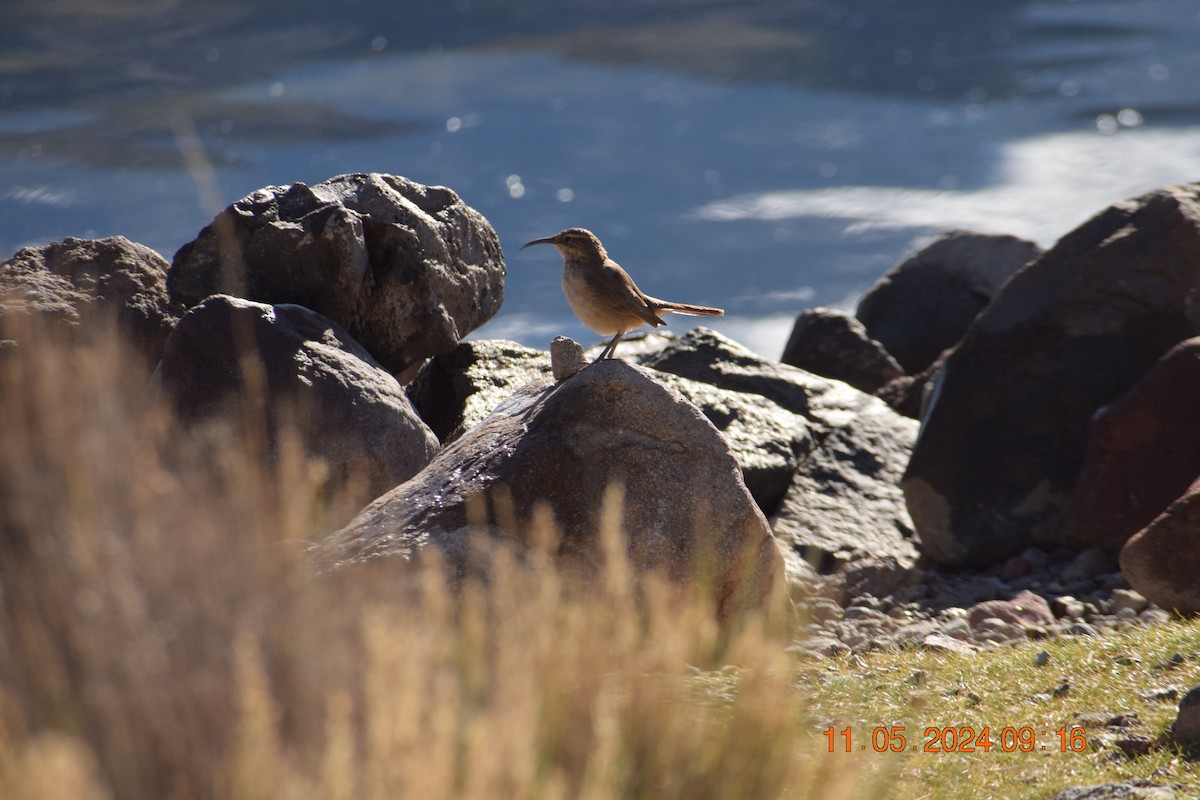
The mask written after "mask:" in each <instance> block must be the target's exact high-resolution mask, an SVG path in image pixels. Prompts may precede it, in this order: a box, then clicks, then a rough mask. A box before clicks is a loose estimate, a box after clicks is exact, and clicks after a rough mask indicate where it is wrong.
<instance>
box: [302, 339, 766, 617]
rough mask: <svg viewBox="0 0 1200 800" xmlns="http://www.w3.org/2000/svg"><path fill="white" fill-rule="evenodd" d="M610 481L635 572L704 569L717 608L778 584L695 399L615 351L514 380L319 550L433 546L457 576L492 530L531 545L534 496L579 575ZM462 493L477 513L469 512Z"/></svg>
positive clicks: (759, 529) (396, 557)
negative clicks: (425, 463)
mask: <svg viewBox="0 0 1200 800" xmlns="http://www.w3.org/2000/svg"><path fill="white" fill-rule="evenodd" d="M613 484H617V485H623V486H624V504H623V516H622V521H623V529H624V531H625V534H626V536H627V537H628V553H629V556H630V559H631V563H632V564H633V566H634V567H635V568H636V569H637V570H638V571H645V572H648V571H660V572H663V573H665V574H666V575H667V576H669V577H670V578H672V579H674V580H677V581H686V580H690V579H691V578H692V577H693V576H694V574H695V572H694V571H695V570H696V569H697V568H698V567H699V566H705V567H707V568H710V569H712V570H713V571H714V572H715V574H713V575H712V581H713V591H714V594H715V599H716V602H717V605H718V611H719V614H720V615H721V616H722V617H723V618H724V617H728V616H729V615H730V614H732V613H733V612H734V611H736V610H737V608H739V607H740V606H742V605H743V604H751V605H760V604H763V603H765V602H767V600H768V598H773V597H775V596H776V592H777V591H778V590H779V589H781V588H782V582H781V580H780V579H781V577H782V571H783V570H782V561H781V559H780V554H779V551H778V549H777V544H776V541H775V539H774V537H773V536H772V535H771V532H770V528H769V527H768V525H767V522H766V519H765V518H764V517H763V515H762V512H761V511H759V510H758V508H757V507H756V506H755V505H754V502H753V500H752V498H751V497H750V493H749V491H748V490H747V489H746V486H745V484H744V483H743V482H742V478H741V472H740V470H739V468H738V464H737V461H736V460H735V459H734V457H733V454H732V453H731V452H730V451H729V447H728V445H726V443H725V441H724V440H723V439H722V438H721V436H720V435H719V434H718V433H717V432H716V430H715V429H714V428H713V427H712V425H711V424H710V423H709V422H708V420H706V419H705V418H704V416H703V415H702V414H701V413H700V411H699V410H698V409H697V408H695V407H694V406H693V405H691V404H690V403H688V402H687V401H686V400H684V399H683V398H681V397H679V396H678V395H676V394H674V393H672V392H670V391H669V390H667V389H665V388H664V387H663V386H661V385H659V384H658V383H656V382H655V381H654V380H653V378H652V377H650V375H648V374H647V373H646V372H644V371H642V370H640V369H639V368H637V367H634V366H632V365H630V364H626V363H624V362H622V361H618V360H612V361H602V362H599V363H597V364H594V365H592V366H590V367H588V368H587V369H585V370H583V371H582V372H581V373H579V374H578V375H576V376H575V377H573V378H570V379H569V380H566V381H564V382H562V383H559V384H557V385H556V384H555V383H554V382H553V380H552V379H550V378H544V379H542V380H539V381H535V382H534V383H531V384H529V385H527V386H525V387H523V388H522V389H520V390H519V391H518V392H516V393H515V394H513V395H512V396H511V397H510V398H508V399H507V400H506V401H504V403H503V404H501V406H500V407H498V408H497V409H495V410H494V411H493V412H492V414H491V415H489V416H488V418H487V419H486V420H485V421H484V422H483V423H481V424H480V425H478V426H476V427H474V428H472V429H471V430H470V431H468V432H467V433H466V434H464V435H463V436H462V437H461V438H460V439H458V440H457V441H455V442H454V443H453V444H452V445H450V446H448V447H447V448H445V449H444V450H443V451H442V452H441V453H440V454H439V455H438V456H437V458H435V459H434V461H433V463H431V464H430V465H429V467H428V468H427V469H426V470H424V471H423V472H422V473H421V474H419V475H417V476H416V477H415V478H413V479H412V480H411V481H409V482H408V483H406V484H404V485H402V486H399V487H397V488H396V489H394V490H393V491H391V492H389V493H388V494H385V495H384V496H382V497H380V498H378V499H377V500H376V501H375V502H373V503H372V504H371V505H369V506H368V507H367V508H366V509H364V510H363V511H362V512H361V513H360V514H359V515H358V517H357V518H355V519H354V521H352V522H351V523H350V525H349V526H348V527H346V528H345V529H343V530H341V531H339V532H338V533H336V534H334V535H333V536H332V537H330V539H328V540H327V542H326V543H325V546H324V552H323V556H322V558H321V559H320V560H321V563H322V564H324V565H325V567H326V568H330V567H331V566H334V565H339V566H340V565H345V564H349V563H352V562H361V561H366V560H373V561H376V562H378V561H380V560H381V559H384V558H390V560H391V561H393V562H397V564H399V563H400V562H406V561H408V560H410V559H411V558H413V557H414V556H415V555H416V554H417V553H418V552H419V551H421V550H423V549H424V548H426V547H428V546H430V545H434V546H437V547H438V548H439V550H440V551H442V553H443V555H444V558H445V560H446V562H447V563H448V565H449V566H450V567H451V568H452V570H453V573H454V574H457V575H463V574H465V573H468V572H471V571H473V570H475V569H476V567H477V564H476V562H475V561H474V559H473V558H472V553H473V551H474V549H475V548H478V547H484V548H485V549H486V546H487V543H488V542H496V541H497V539H498V538H499V537H502V538H503V540H504V542H506V543H508V544H509V545H511V546H514V547H516V548H518V550H519V551H520V550H524V549H525V548H526V547H528V546H529V545H531V544H533V543H532V542H531V541H530V540H529V538H528V537H529V536H531V535H535V532H536V526H533V527H531V525H530V521H531V518H532V517H533V516H534V513H535V509H536V508H538V507H539V506H542V505H545V506H547V507H549V508H550V509H551V510H552V511H553V514H554V518H555V520H556V521H557V525H558V527H559V528H560V531H561V539H560V542H559V544H558V546H557V547H556V548H555V549H554V552H555V553H556V554H557V556H558V558H559V560H560V562H561V563H562V564H563V565H564V566H565V567H567V568H569V569H574V570H578V571H579V572H581V573H583V574H585V575H586V574H590V573H593V572H594V571H595V570H596V569H597V568H598V567H599V565H600V564H602V563H603V558H602V552H601V549H600V548H601V542H600V533H599V529H600V524H601V516H602V514H601V507H602V505H603V499H604V497H605V495H606V491H607V487H609V486H610V485H613ZM500 487H504V488H503V489H500ZM472 498H476V499H475V500H473V499H472ZM473 503H474V504H476V508H477V509H478V510H477V512H476V513H478V514H479V515H480V517H479V518H477V519H474V520H469V519H468V508H469V507H470V506H471V505H472V504H473ZM485 515H486V518H484V516H485ZM506 516H507V517H508V518H509V519H508V520H505V517H506ZM481 525H482V526H483V530H486V533H484V532H483V531H481V530H480V526H481ZM709 556H711V560H710V559H709V558H708V557H709ZM698 562H701V563H698Z"/></svg>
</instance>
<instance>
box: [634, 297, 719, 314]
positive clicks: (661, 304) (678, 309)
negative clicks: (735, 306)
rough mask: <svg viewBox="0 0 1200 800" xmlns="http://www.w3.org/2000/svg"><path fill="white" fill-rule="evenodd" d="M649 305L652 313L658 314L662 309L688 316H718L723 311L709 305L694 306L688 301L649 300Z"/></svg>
mask: <svg viewBox="0 0 1200 800" xmlns="http://www.w3.org/2000/svg"><path fill="white" fill-rule="evenodd" d="M650 307H651V308H653V309H654V313H656V314H660V313H662V312H663V311H671V312H674V313H676V314H687V315H688V316H690V317H719V316H722V315H723V314H724V313H725V309H723V308H712V307H710V306H694V305H691V304H690V303H668V302H667V301H666V300H655V299H653V298H652V299H651V300H650Z"/></svg>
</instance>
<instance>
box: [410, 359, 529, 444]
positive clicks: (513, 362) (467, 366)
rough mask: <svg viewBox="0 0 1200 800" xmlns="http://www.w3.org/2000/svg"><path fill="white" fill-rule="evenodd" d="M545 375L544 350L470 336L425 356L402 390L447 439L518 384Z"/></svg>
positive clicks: (480, 418)
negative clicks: (440, 352) (426, 360)
mask: <svg viewBox="0 0 1200 800" xmlns="http://www.w3.org/2000/svg"><path fill="white" fill-rule="evenodd" d="M548 375H550V354H549V353H547V352H546V351H544V350H535V349H533V348H531V347H525V346H523V345H519V344H517V343H516V342H509V341H505V340H503V339H476V340H473V341H468V342H463V343H462V344H460V345H458V346H457V347H455V348H454V350H452V351H451V352H449V353H447V354H445V355H441V356H436V357H435V358H432V359H430V360H429V363H427V364H426V365H425V366H424V367H423V368H422V369H421V371H420V372H419V373H417V377H416V378H415V379H414V380H413V382H412V383H411V384H409V386H408V396H409V398H410V399H411V400H412V402H413V405H414V406H416V409H417V413H419V414H420V415H421V419H423V420H425V423H426V424H427V425H429V427H430V428H432V429H433V432H434V433H436V434H437V436H438V438H439V439H441V440H442V441H443V442H450V441H453V440H454V439H457V438H458V437H459V436H462V435H463V433H465V432H466V431H468V430H470V429H471V428H474V427H475V426H476V425H478V424H479V423H480V422H482V421H483V419H484V418H485V417H486V416H487V415H488V414H490V413H491V411H492V409H493V408H495V407H496V406H497V405H499V404H500V402H501V401H502V400H504V399H505V398H507V397H508V396H510V395H511V394H512V393H513V392H515V391H516V390H517V389H518V388H519V387H521V386H524V385H525V384H527V383H530V382H531V381H535V380H539V379H541V378H545V377H547V376H548Z"/></svg>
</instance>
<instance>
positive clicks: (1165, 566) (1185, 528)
mask: <svg viewBox="0 0 1200 800" xmlns="http://www.w3.org/2000/svg"><path fill="white" fill-rule="evenodd" d="M1121 571H1122V572H1124V573H1125V577H1126V578H1128V579H1129V583H1130V585H1131V586H1133V588H1134V589H1135V590H1136V591H1137V593H1138V594H1140V595H1142V596H1143V597H1145V598H1146V599H1147V600H1149V601H1150V602H1152V603H1154V604H1155V605H1157V606H1160V607H1162V608H1164V609H1168V610H1171V611H1178V612H1179V613H1180V614H1196V613H1200V480H1197V481H1196V482H1195V483H1193V484H1192V485H1191V487H1190V488H1189V489H1188V490H1187V492H1186V493H1185V494H1184V495H1183V497H1181V498H1180V499H1179V500H1176V501H1175V502H1174V503H1172V504H1171V505H1170V506H1169V507H1168V508H1167V510H1166V511H1164V512H1163V513H1162V514H1161V515H1159V516H1158V518H1156V519H1155V520H1154V521H1153V522H1151V523H1150V524H1149V525H1147V526H1146V527H1145V528H1143V529H1142V530H1140V531H1138V532H1137V533H1135V534H1134V535H1133V538H1131V539H1130V540H1129V541H1128V542H1126V543H1125V547H1124V548H1123V549H1122V550H1121Z"/></svg>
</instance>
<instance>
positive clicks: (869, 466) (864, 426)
mask: <svg viewBox="0 0 1200 800" xmlns="http://www.w3.org/2000/svg"><path fill="white" fill-rule="evenodd" d="M647 365H648V366H650V367H653V368H654V369H657V370H661V371H664V372H671V373H674V374H677V375H680V376H682V377H686V378H689V379H691V380H694V381H698V382H700V383H707V384H711V385H713V386H716V387H717V388H719V389H724V390H728V391H733V392H739V393H742V394H749V395H758V396H761V397H763V398H766V399H767V400H769V401H771V403H773V404H775V405H777V406H779V407H780V408H783V409H784V410H786V411H789V412H791V413H793V414H796V415H797V416H800V417H803V418H804V420H805V423H806V425H807V436H808V437H809V442H808V443H807V445H806V449H805V450H804V451H802V452H801V457H800V464H799V467H798V468H797V469H796V470H795V473H794V475H793V477H792V478H791V484H790V486H789V487H788V489H787V493H786V494H785V495H784V497H783V501H782V504H781V506H780V508H779V511H778V512H777V513H776V514H775V515H774V517H773V520H772V527H773V529H774V531H775V535H776V536H777V537H778V538H779V539H780V540H781V541H782V542H783V543H784V544H786V545H788V546H789V548H788V550H787V551H786V553H785V555H786V557H787V558H788V559H789V570H790V569H792V562H794V561H796V560H799V559H801V558H804V559H807V560H808V561H809V562H810V563H812V564H816V565H818V566H819V567H820V568H821V570H822V571H825V572H828V571H831V570H833V569H834V568H835V567H836V566H837V562H838V561H842V560H850V559H853V558H855V557H860V556H880V557H887V556H890V557H892V558H895V559H896V561H897V562H898V563H899V564H901V565H902V566H904V567H910V566H912V565H913V564H914V563H915V561H916V557H917V551H916V548H915V546H914V544H913V542H912V537H913V533H912V528H911V527H910V523H909V520H908V517H907V514H906V511H905V508H904V502H903V497H902V494H901V493H900V491H899V489H898V488H897V482H898V480H899V476H900V474H901V472H902V471H903V469H904V464H905V463H906V461H907V459H908V453H909V449H910V447H911V446H912V440H913V436H914V435H915V433H916V425H915V423H913V422H912V421H911V420H908V419H905V418H903V417H901V416H899V415H898V414H896V413H895V412H893V411H892V410H891V409H889V408H888V407H887V406H886V405H885V404H884V403H883V402H882V401H880V400H878V399H877V398H873V397H871V396H869V395H866V394H863V393H862V392H859V391H858V390H856V389H854V388H852V387H850V386H848V385H847V384H845V383H842V382H841V381H832V380H828V379H826V378H820V377H817V376H815V375H812V374H810V373H807V372H805V371H803V370H800V369H797V368H795V367H791V366H788V365H785V364H779V363H776V362H772V361H768V360H766V359H764V358H762V357H760V356H758V355H757V354H755V353H753V352H751V351H750V350H747V349H746V348H744V347H742V346H740V345H738V344H736V343H734V342H732V341H730V340H728V339H726V338H724V337H722V336H720V335H719V334H717V333H715V332H713V331H711V330H708V329H705V328H697V329H696V330H694V331H691V332H690V333H688V334H687V335H686V336H683V337H682V338H680V339H679V340H678V341H676V342H674V343H673V344H671V345H669V346H667V347H666V348H664V349H663V350H662V351H661V353H660V354H659V355H658V356H657V357H656V358H654V359H652V360H649V361H648V362H647Z"/></svg>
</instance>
